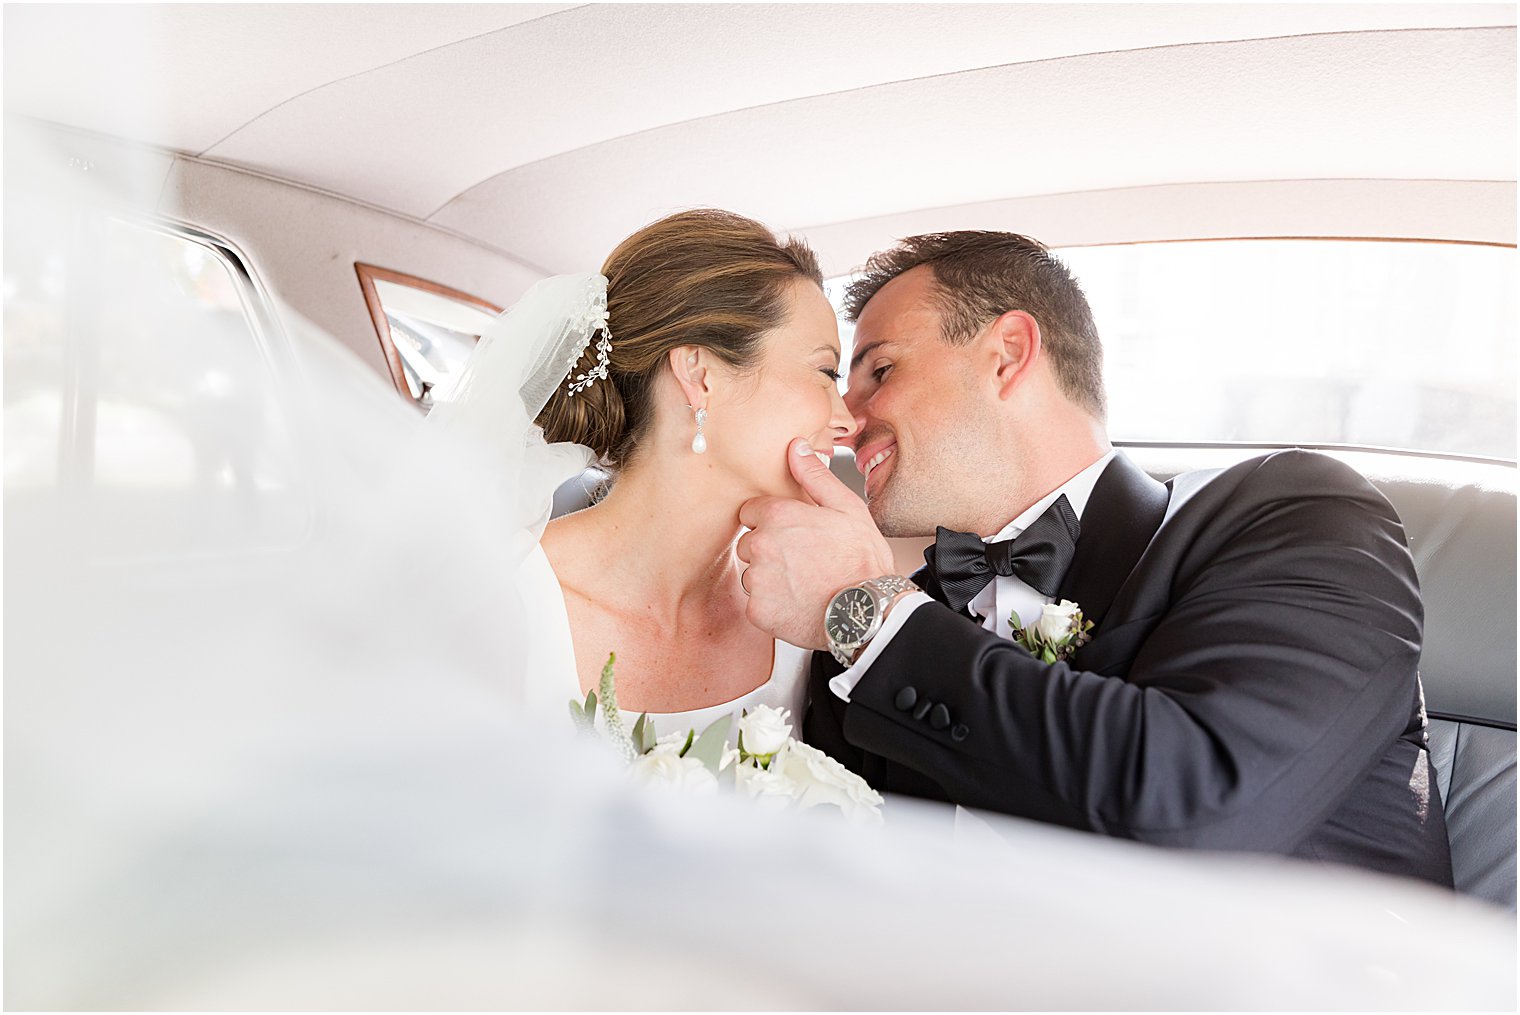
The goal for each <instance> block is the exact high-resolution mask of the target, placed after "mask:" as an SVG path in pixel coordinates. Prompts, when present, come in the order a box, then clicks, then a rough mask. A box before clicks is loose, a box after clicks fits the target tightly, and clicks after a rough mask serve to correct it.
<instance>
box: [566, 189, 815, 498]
mask: <svg viewBox="0 0 1520 1015" xmlns="http://www.w3.org/2000/svg"><path fill="white" fill-rule="evenodd" d="M602 274H603V275H605V276H607V314H608V321H607V323H608V327H609V328H610V330H611V332H612V355H611V357H610V361H609V376H608V378H607V379H605V380H600V381H597V382H596V383H594V384H592V385H591V386H590V387H589V388H587V389H586V390H584V391H581V392H579V393H577V394H576V395H574V396H573V397H572V396H571V395H570V394H569V392H568V391H567V389H566V387H565V385H564V384H563V383H561V384H560V386H559V387H558V388H557V389H555V392H554V394H553V395H552V396H551V397H550V398H549V402H548V404H547V405H545V406H544V409H543V411H542V412H540V413H539V416H538V425H539V426H541V427H543V428H544V438H545V439H546V440H548V441H550V442H554V441H574V442H575V443H577V444H584V445H586V446H587V447H589V448H590V449H591V450H592V451H594V452H596V454H597V455H598V456H599V457H600V458H601V460H602V463H603V464H604V465H605V466H607V467H609V468H612V469H620V468H622V467H624V466H625V465H627V464H628V462H629V460H630V459H631V458H632V456H633V454H634V449H635V448H637V447H638V444H639V440H640V439H641V438H642V437H643V436H644V434H645V432H646V431H647V430H648V428H649V424H650V421H651V419H652V418H653V414H654V404H653V398H654V386H655V381H656V379H658V377H659V376H660V372H661V371H662V370H665V369H667V359H666V357H667V354H668V353H669V352H670V350H672V349H675V348H678V347H680V346H684V345H690V346H698V347H700V348H703V349H709V350H711V351H712V352H713V354H714V355H716V356H718V357H719V358H720V359H722V360H723V362H725V363H727V364H729V365H730V366H732V367H735V368H737V369H739V370H741V371H743V370H749V369H751V368H753V367H754V366H755V364H756V363H757V362H758V360H759V356H760V336H761V335H763V334H764V333H765V332H767V331H769V330H771V329H772V328H775V327H778V326H779V325H781V324H782V323H783V322H784V320H785V318H786V312H787V307H788V300H787V292H788V289H789V288H790V286H791V284H792V283H793V282H795V281H797V280H798V279H806V280H807V281H809V282H812V283H813V284H814V285H817V286H819V287H820V288H821V287H822V286H823V273H822V272H821V271H820V270H819V268H818V258H817V257H816V256H815V255H814V254H813V251H812V250H811V249H809V248H808V246H807V244H805V243H803V242H802V241H801V240H797V239H788V240H787V241H786V242H785V243H782V242H779V241H778V240H777V239H776V237H775V236H774V235H773V234H772V233H771V231H770V230H769V229H767V228H765V227H764V226H763V225H761V224H760V223H758V222H756V221H754V220H753V219H747V218H745V217H744V216H742V215H735V214H734V213H732V212H727V211H719V210H716V209H712V208H703V209H698V210H696V211H684V212H679V213H677V214H675V215H670V216H668V217H666V218H663V219H660V220H659V221H658V222H655V223H652V224H651V225H647V226H645V227H644V228H643V229H640V230H639V231H638V232H636V233H634V234H633V235H632V236H630V237H628V238H627V239H626V240H624V241H623V242H622V243H620V244H618V247H617V249H616V250H614V251H613V252H612V253H611V254H610V255H609V256H608V258H607V261H606V263H605V264H603V265H602ZM595 362H596V344H595V343H594V342H593V343H592V344H591V345H590V346H588V347H587V349H586V352H585V353H584V354H583V355H582V357H581V358H580V359H579V360H578V361H577V362H576V364H575V367H574V368H573V369H572V370H571V373H572V374H579V373H582V372H584V371H585V370H586V369H588V368H589V367H590V366H592V365H593V364H594V363H595Z"/></svg>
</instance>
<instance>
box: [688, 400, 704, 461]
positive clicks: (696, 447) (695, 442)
mask: <svg viewBox="0 0 1520 1015" xmlns="http://www.w3.org/2000/svg"><path fill="white" fill-rule="evenodd" d="M706 423H707V410H706V409H697V435H696V436H695V437H693V438H692V439H691V450H692V451H694V452H695V453H697V454H699V455H701V454H706V452H707V438H706V437H705V436H703V434H702V427H703V426H704V425H706Z"/></svg>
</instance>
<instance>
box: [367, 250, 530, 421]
mask: <svg viewBox="0 0 1520 1015" xmlns="http://www.w3.org/2000/svg"><path fill="white" fill-rule="evenodd" d="M354 274H356V275H358V277H359V289H360V291H361V292H363V294H364V305H365V307H366V308H367V309H368V310H369V318H370V322H371V323H372V324H373V325H374V326H375V337H376V338H377V339H379V341H380V351H381V353H382V354H383V355H384V356H385V365H386V368H387V369H388V370H389V371H390V375H391V383H392V384H393V385H395V387H396V390H397V391H399V392H400V393H401V395H402V397H403V398H405V399H406V400H407V401H408V402H410V403H412V404H413V405H416V406H418V407H419V408H421V407H422V403H421V401H420V400H419V399H418V398H417V397H416V396H414V395H413V394H412V392H411V389H410V388H408V387H407V383H406V368H405V366H404V365H403V364H402V362H401V351H400V350H399V349H397V348H396V340H395V339H394V338H393V337H392V336H391V323H390V321H389V320H387V319H386V316H385V306H384V304H383V303H381V301H380V291H379V289H377V288H376V287H375V282H376V281H380V282H391V283H394V284H396V285H404V286H408V287H410V288H412V289H418V290H421V291H422V292H428V293H432V294H433V295H435V296H443V297H445V298H447V299H451V300H456V301H458V302H460V303H466V304H469V305H470V306H474V307H479V308H480V309H481V310H485V311H487V312H489V313H491V314H493V315H494V314H499V313H501V312H502V309H503V308H502V307H498V306H497V305H496V304H494V303H491V302H490V301H489V300H485V299H482V298H481V297H479V296H475V295H472V294H470V293H467V292H465V291H464V290H462V289H455V288H453V287H451V286H446V285H444V284H443V283H441V282H433V281H431V280H429V279H425V278H422V277H421V276H420V275H411V274H408V273H407V272H404V271H396V270H395V269H393V268H382V267H380V266H379V265H375V264H368V263H366V262H364V261H355V262H354ZM476 341H479V338H478V337H477V339H476Z"/></svg>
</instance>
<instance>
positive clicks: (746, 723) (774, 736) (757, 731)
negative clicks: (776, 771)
mask: <svg viewBox="0 0 1520 1015" xmlns="http://www.w3.org/2000/svg"><path fill="white" fill-rule="evenodd" d="M786 720H787V712H786V709H784V708H771V707H770V706H769V705H760V706H759V707H757V708H756V709H755V710H754V711H753V712H750V713H748V714H747V715H745V716H744V717H743V718H741V719H740V720H739V735H740V736H742V737H744V750H745V752H746V753H748V754H755V755H759V756H760V757H764V756H766V755H767V754H775V753H776V752H777V751H779V750H781V748H783V747H785V746H786V742H787V740H789V739H791V736H792V725H791V723H789V722H787V721H786Z"/></svg>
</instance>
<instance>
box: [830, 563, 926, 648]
mask: <svg viewBox="0 0 1520 1015" xmlns="http://www.w3.org/2000/svg"><path fill="white" fill-rule="evenodd" d="M883 585H885V586H886V587H885V588H884V587H883ZM914 588H917V586H915V585H914V584H913V583H912V582H911V581H909V580H908V579H906V578H904V577H903V576H902V575H895V574H894V575H882V576H881V577H880V578H871V579H868V580H866V581H863V582H859V583H857V584H855V585H846V586H845V587H844V588H842V589H840V590H839V591H838V592H836V593H834V595H833V596H831V597H830V598H829V602H828V605H827V606H825V607H824V610H823V635H824V637H825V638H826V639H827V640H828V645H829V652H830V653H832V654H833V656H834V658H835V659H837V660H839V663H840V665H842V666H850V665H851V664H852V662H853V657H854V655H855V653H856V652H858V651H859V650H860V649H861V647H862V646H864V645H865V644H867V643H868V642H869V641H870V640H871V639H872V638H874V637H876V633H877V632H878V631H880V630H881V626H882V619H883V617H884V616H885V615H886V605H887V603H888V602H890V601H891V600H892V598H893V597H894V596H896V595H897V594H898V593H899V592H903V591H908V590H911V589H914ZM855 591H859V592H864V593H865V594H866V596H867V597H868V598H869V599H870V602H871V618H870V620H869V621H868V622H867V624H866V629H865V631H864V633H862V634H861V635H860V637H859V638H858V639H857V640H855V641H851V642H843V641H840V640H838V639H837V638H835V636H834V632H833V631H832V630H830V629H829V618H830V617H831V616H832V615H833V613H834V604H835V603H837V602H839V600H840V598H841V597H842V596H844V595H846V594H848V593H850V592H855Z"/></svg>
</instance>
